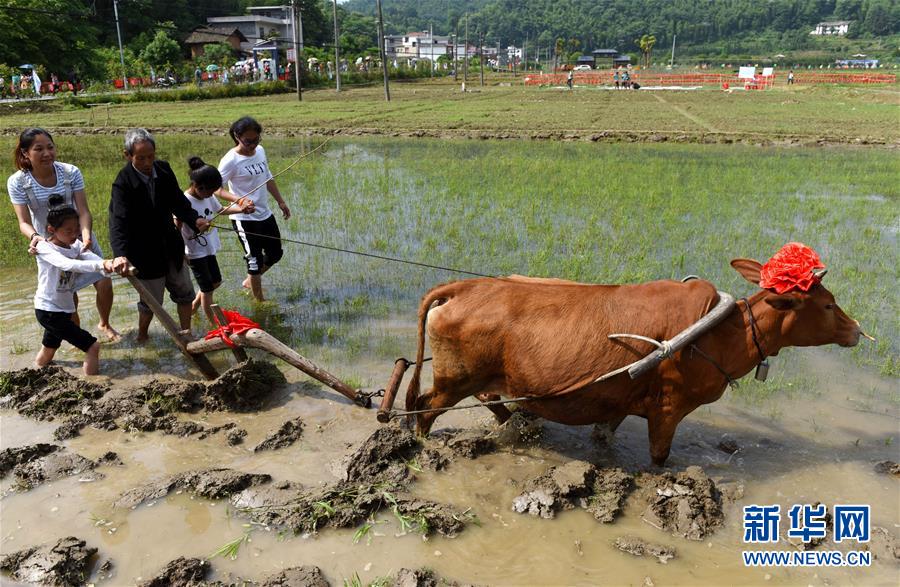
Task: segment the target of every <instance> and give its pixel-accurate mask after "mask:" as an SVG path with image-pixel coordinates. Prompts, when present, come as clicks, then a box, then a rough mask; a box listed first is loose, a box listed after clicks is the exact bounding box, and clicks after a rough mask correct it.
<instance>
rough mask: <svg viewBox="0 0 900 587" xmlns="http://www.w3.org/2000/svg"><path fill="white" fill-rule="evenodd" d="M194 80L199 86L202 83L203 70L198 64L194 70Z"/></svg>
mask: <svg viewBox="0 0 900 587" xmlns="http://www.w3.org/2000/svg"><path fill="white" fill-rule="evenodd" d="M194 81H195V82H197V85H198V86H200V85H201V84H202V83H203V71H202V70H201V69H200V66H199V65H198V66H197V69H195V70H194Z"/></svg>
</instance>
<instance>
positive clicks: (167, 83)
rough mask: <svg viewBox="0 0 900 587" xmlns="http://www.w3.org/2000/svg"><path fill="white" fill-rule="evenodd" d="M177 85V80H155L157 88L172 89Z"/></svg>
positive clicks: (168, 78) (163, 78)
mask: <svg viewBox="0 0 900 587" xmlns="http://www.w3.org/2000/svg"><path fill="white" fill-rule="evenodd" d="M177 85H178V80H176V79H175V78H174V77H171V76H170V77H158V78H156V87H157V88H174V87H175V86H177Z"/></svg>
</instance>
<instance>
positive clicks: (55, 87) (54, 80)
mask: <svg viewBox="0 0 900 587" xmlns="http://www.w3.org/2000/svg"><path fill="white" fill-rule="evenodd" d="M50 92H52V93H53V94H54V95H55V94H57V93H58V92H59V77H58V76H57V75H56V72H53V73H51V74H50Z"/></svg>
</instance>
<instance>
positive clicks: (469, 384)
mask: <svg viewBox="0 0 900 587" xmlns="http://www.w3.org/2000/svg"><path fill="white" fill-rule="evenodd" d="M731 265H732V267H734V268H735V269H736V270H737V271H738V272H739V273H740V274H741V275H742V276H744V278H745V279H747V280H748V281H750V282H751V283H754V284H759V270H760V267H761V266H760V264H759V262H757V261H754V260H751V259H735V260H734V261H732V262H731ZM717 301H718V294H717V292H716V289H715V287H713V285H712V284H711V283H709V282H707V281H703V280H693V281H688V282H686V283H681V282H677V281H654V282H650V283H644V284H639V285H587V284H580V283H575V282H571V281H564V280H560V279H534V278H528V277H520V276H513V277H508V278H501V279H492V278H482V279H471V280H465V281H456V282H452V283H448V284H445V285H441V286H438V287H436V288H434V289H432V290H431V291H429V292H428V293H427V294H426V295H425V297H424V298H423V299H422V302H421V304H420V306H419V342H418V352H417V356H416V368H415V371H414V374H413V378H412V381H411V382H410V385H409V389H408V390H407V395H406V408H407V410H428V409H441V408H448V407H450V406H453V405H455V404H456V403H457V402H459V401H460V400H462V399H464V398H466V397H468V396H470V395H476V396H478V397H479V399H482V400H483V399H486V398H489V397H496V396H497V395H502V396H506V397H510V398H516V397H539V398H541V399H539V400H534V401H526V402H525V403H524V405H525V406H526V407H527V409H528V410H529V411H531V412H533V413H535V414H537V415H539V416H542V417H543V418H546V419H548V420H552V421H554V422H560V423H563V424H575V425H582V424H594V423H602V424H606V425H608V426H610V427H611V428H612V429H613V430H615V428H616V427H617V426H618V425H619V424H620V423H621V422H622V420H623V419H624V418H625V417H626V416H628V415H635V416H641V417H643V418H646V420H647V425H648V430H649V435H650V456H651V458H652V459H653V462H654V463H655V464H657V465H662V464H663V463H664V462H665V461H666V459H667V458H668V456H669V450H670V448H671V445H672V437H673V436H674V434H675V428H676V426H677V425H678V423H679V422H680V421H681V420H682V418H684V417H685V416H686V415H687V414H689V413H691V412H692V411H693V410H695V409H696V408H697V407H698V406H701V405H703V404H707V403H710V402H714V401H716V400H717V399H719V398H720V397H721V396H722V393H723V392H724V391H725V387H726V385H727V379H726V376H725V375H724V374H726V373H727V375H728V377H730V378H733V379H738V378H739V377H742V376H744V375H745V374H747V373H748V372H749V371H750V370H751V369H753V368H754V367H755V366H756V365H757V364H758V363H759V362H760V357H759V353H758V351H757V348H756V346H755V345H754V342H753V335H752V332H751V327H750V315H751V314H750V312H748V305H747V304H746V303H745V302H743V301H739V302H738V303H737V306H736V307H735V308H734V310H732V311H731V313H730V314H729V315H728V316H727V317H726V318H725V319H724V320H723V321H722V322H721V323H719V324H718V325H717V326H715V327H713V328H712V329H711V330H709V331H708V332H706V333H705V334H703V335H701V336H700V337H699V338H697V339H696V340H695V341H694V343H693V344H694V345H695V346H696V347H697V349H699V351H701V352H693V351H692V350H691V347H690V346H688V347H686V348H684V349H682V350H681V351H679V352H677V353H674V354H673V356H672V357H671V358H669V359H666V360H664V361H663V362H662V363H661V364H660V365H659V366H658V367H657V368H656V369H654V370H652V371H651V372H649V373H647V374H645V375H643V376H640V377H638V378H637V379H635V380H632V379H630V378H629V376H628V374H627V373H622V374H620V375H617V376H615V377H613V378H611V379H609V380H607V381H604V382H601V383H594V379H596V378H597V377H598V376H600V375H603V374H605V373H608V372H610V371H612V370H614V369H617V368H619V367H622V366H623V365H627V364H629V363H631V362H633V361H635V360H636V359H638V358H640V357H643V356H645V355H647V354H648V353H650V352H651V351H652V350H654V348H653V347H652V346H651V345H649V344H648V343H645V342H641V341H637V340H633V339H628V340H617V341H616V340H610V339H608V338H607V336H606V335H607V334H610V333H614V332H626V333H632V334H641V335H644V336H648V337H651V338H654V339H656V340H659V341H663V340H669V339H671V338H672V337H673V336H675V335H676V334H677V333H679V332H680V331H682V330H684V329H685V328H687V327H688V326H690V325H691V324H693V323H694V322H696V321H697V320H698V319H699V318H700V317H701V316H703V315H704V314H706V313H707V312H708V311H709V310H710V308H712V307H713V306H714V305H715V303H716V302H717ZM749 309H750V310H752V316H753V318H754V319H755V322H756V329H757V338H758V342H759V345H760V346H761V348H762V352H763V354H764V355H766V356H771V355H776V354H778V351H779V350H781V349H782V348H784V347H788V346H818V345H825V344H833V343H834V344H839V345H841V346H854V345H856V344H857V343H858V342H859V337H860V334H861V331H860V328H859V323H858V322H856V321H855V320H853V319H852V318H850V317H849V316H847V314H845V313H844V312H843V311H842V310H841V309H840V308H839V307H838V305H837V304H836V303H835V301H834V296H833V295H832V294H831V292H829V291H828V290H827V289H825V287H823V286H822V285H821V284H819V285H815V286H813V288H812V289H811V290H810V291H809V292H799V291H794V292H790V293H786V294H782V295H777V294H775V293H773V292H770V291H767V290H760V291H758V292H756V293H755V294H754V295H753V296H752V297H750V298H749ZM426 316H427V330H428V337H429V341H430V343H431V350H432V353H433V356H434V363H433V364H434V387H432V389H431V390H430V391H429V392H428V393H426V394H424V395H422V396H419V381H420V377H421V371H422V361H423V355H424V347H425V329H426ZM702 354H705V355H706V357H703V356H701V355H702ZM499 411H501V410H495V413H497V412H499ZM503 411H505V410H503ZM440 413H441V412H439V411H438V412H431V413H425V414H418V415H417V416H416V417H417V426H416V428H417V431H418V433H420V434H427V433H428V431H429V430H430V429H431V426H432V424H433V423H434V420H435V418H436V417H437V416H438V415H439V414H440Z"/></svg>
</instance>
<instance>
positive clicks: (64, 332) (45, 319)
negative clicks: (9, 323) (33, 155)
mask: <svg viewBox="0 0 900 587" xmlns="http://www.w3.org/2000/svg"><path fill="white" fill-rule="evenodd" d="M50 206H51V207H50V211H49V212H48V214H47V225H46V226H45V227H44V230H45V231H46V233H47V235H48V236H47V239H46V240H42V241H40V242H38V243H37V266H38V286H37V291H36V292H35V294H34V314H35V317H36V318H37V321H38V324H40V325H41V326H43V327H44V336H43V338H42V340H41V350H40V351H38V354H37V356H36V357H35V358H34V364H35V366H37V367H43V366H45V365H48V364H49V363H50V361H52V360H53V357H54V355H56V351H57V350H58V349H59V347H60V344H61V343H62V341H66V342H68V343H70V344H71V345H72V346H75V347H77V348H78V349H80V350H82V351H84V353H85V357H84V363H82V366H81V368H82V371H83V372H84V374H85V375H96V374H97V372H98V371H99V368H100V343H99V342H97V339H96V338H95V337H94V336H93V335H92V334H91V333H89V332H87V331H86V330H84V329H82V328H81V327H80V326H79V325H78V323H77V322H75V321H74V320H73V319H72V316H73V314H74V313H75V309H76V307H75V284H76V282H77V279H76V275H77V274H85V273H88V274H96V273H98V272H100V271H103V272H105V273H107V274H109V273H112V270H113V262H112V261H111V260H106V261H104V260H103V259H101V258H100V257H98V256H97V255H95V254H94V253H92V252H91V251H90V250H87V249H86V248H85V247H84V244H83V243H82V242H81V241H80V240H78V237H79V236H80V235H81V228H80V227H79V226H78V212H77V211H76V210H75V208H72V207H71V206H67V205H65V203H64V199H63V197H62V196H61V195H59V194H53V195H52V196H51V197H50Z"/></svg>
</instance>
